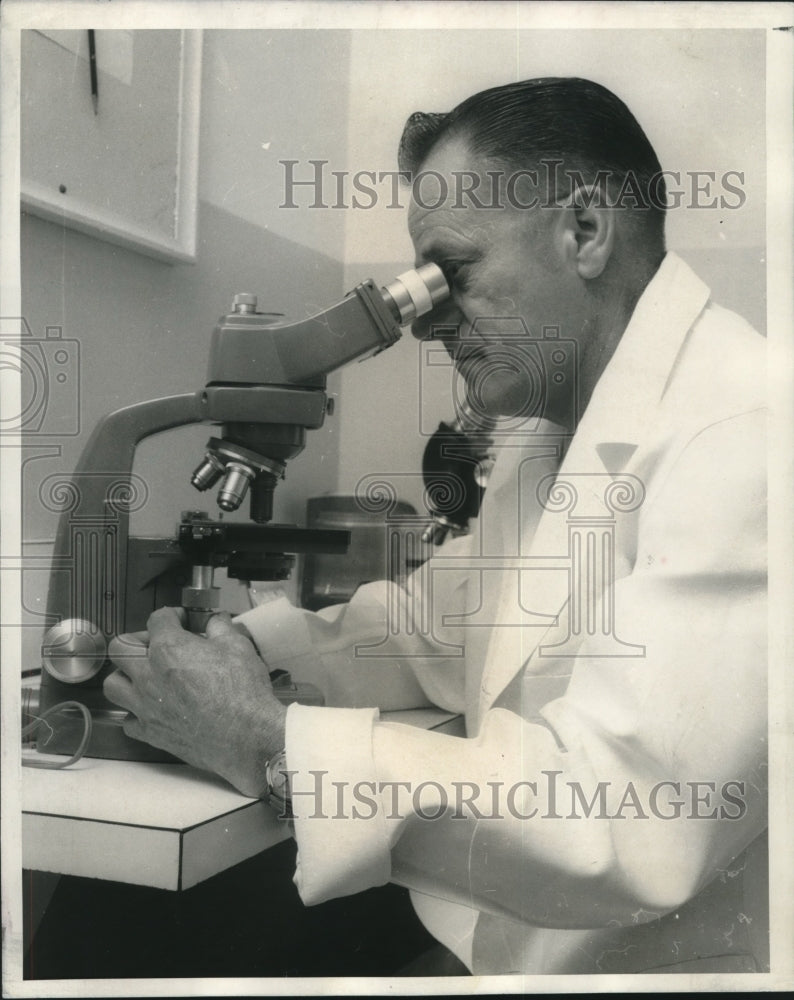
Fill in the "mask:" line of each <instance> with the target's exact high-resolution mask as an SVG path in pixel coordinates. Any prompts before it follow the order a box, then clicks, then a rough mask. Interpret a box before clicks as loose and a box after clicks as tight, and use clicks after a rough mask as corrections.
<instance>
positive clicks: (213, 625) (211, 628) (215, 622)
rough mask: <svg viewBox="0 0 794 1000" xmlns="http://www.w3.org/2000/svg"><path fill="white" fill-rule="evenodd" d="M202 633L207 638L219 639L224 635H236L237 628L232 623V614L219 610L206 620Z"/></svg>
mask: <svg viewBox="0 0 794 1000" xmlns="http://www.w3.org/2000/svg"><path fill="white" fill-rule="evenodd" d="M204 634H205V635H206V637H207V638H208V639H221V638H223V636H226V635H232V634H234V635H236V634H237V630H236V629H235V627H234V625H232V616H231V615H230V614H229V612H228V611H219V612H218V613H217V614H215V615H213V616H212V618H210V620H209V621H208V622H207V627H206V628H205V629H204Z"/></svg>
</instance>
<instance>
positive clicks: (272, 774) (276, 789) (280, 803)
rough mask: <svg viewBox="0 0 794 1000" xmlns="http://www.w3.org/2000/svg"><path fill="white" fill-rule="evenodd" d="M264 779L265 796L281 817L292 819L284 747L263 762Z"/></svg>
mask: <svg viewBox="0 0 794 1000" xmlns="http://www.w3.org/2000/svg"><path fill="white" fill-rule="evenodd" d="M265 781H266V782H267V793H266V795H265V798H266V800H267V803H268V805H270V806H272V807H273V808H274V809H275V810H276V811H277V812H278V813H279V818H281V819H292V798H291V795H290V787H289V772H288V771H287V751H286V749H283V750H279V752H278V753H277V754H276V755H275V756H273V757H271V758H270V760H269V761H268V762H267V764H265Z"/></svg>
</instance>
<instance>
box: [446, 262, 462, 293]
mask: <svg viewBox="0 0 794 1000" xmlns="http://www.w3.org/2000/svg"><path fill="white" fill-rule="evenodd" d="M441 270H442V271H443V272H444V277H445V278H446V279H447V281H448V282H449V284H450V285H453V284H455V285H457V286H458V287H459V288H460V287H461V286H462V285H463V284H464V281H465V276H466V262H465V261H462V260H448V261H444V263H443V264H442V265H441Z"/></svg>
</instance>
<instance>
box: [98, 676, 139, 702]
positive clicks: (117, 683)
mask: <svg viewBox="0 0 794 1000" xmlns="http://www.w3.org/2000/svg"><path fill="white" fill-rule="evenodd" d="M102 690H103V692H104V694H105V697H106V698H107V699H108V701H112V702H113V704H114V705H118V706H119V707H120V708H126V709H127V711H128V712H133V711H134V710H135V706H136V704H137V698H136V696H135V688H134V687H133V686H132V682H131V681H130V679H129V677H126V676H125V675H124V674H123V673H122V672H121V670H116V671H114V673H112V674H109V675H108V676H107V677H106V678H105V682H104V684H103V685H102Z"/></svg>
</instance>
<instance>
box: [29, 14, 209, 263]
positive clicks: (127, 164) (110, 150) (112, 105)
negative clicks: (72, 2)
mask: <svg viewBox="0 0 794 1000" xmlns="http://www.w3.org/2000/svg"><path fill="white" fill-rule="evenodd" d="M21 34H22V42H21V44H22V50H23V52H24V53H25V58H23V60H22V66H23V67H24V69H23V74H24V76H25V77H26V79H25V80H24V81H23V84H22V89H21V93H22V95H23V96H22V102H21V109H20V110H21V116H22V120H23V122H24V123H25V124H24V128H23V130H22V135H23V136H24V140H23V141H22V142H21V144H20V156H21V180H20V190H21V200H22V207H23V211H27V212H30V213H31V214H33V215H36V216H39V217H40V218H43V219H48V220H50V221H54V222H58V223H61V224H63V225H66V226H69V227H70V228H72V229H76V230H79V231H81V232H85V233H88V234H90V235H92V236H95V237H99V238H101V239H103V240H106V241H107V242H109V243H115V244H120V245H122V246H126V247H129V248H132V249H134V250H138V251H140V252H141V253H143V254H146V255H147V256H150V257H155V258H157V259H160V260H166V261H172V262H176V261H180V262H187V263H191V262H193V261H194V260H195V255H196V213H197V197H198V144H199V105H200V93H201V86H200V83H201V52H202V32H201V31H197V30H192V31H187V30H171V31H159V32H151V31H146V30H132V31H130V30H122V29H107V30H100V31H88V30H81V29H74V30H54V31H36V30H28V31H23V32H22V33H21Z"/></svg>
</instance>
